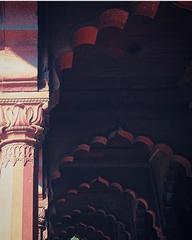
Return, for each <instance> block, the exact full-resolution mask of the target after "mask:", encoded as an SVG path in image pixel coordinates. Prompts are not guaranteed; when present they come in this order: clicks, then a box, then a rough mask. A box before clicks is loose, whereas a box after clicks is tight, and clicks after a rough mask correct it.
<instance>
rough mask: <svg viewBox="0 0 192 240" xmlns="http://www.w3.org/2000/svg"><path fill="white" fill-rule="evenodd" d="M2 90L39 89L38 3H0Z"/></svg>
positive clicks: (0, 85) (0, 76)
mask: <svg viewBox="0 0 192 240" xmlns="http://www.w3.org/2000/svg"><path fill="white" fill-rule="evenodd" d="M0 16H1V18H0V91H11V92H12V91H36V90H37V59H38V57H37V56H38V49H37V39H38V22H37V3H36V2H1V3H0Z"/></svg>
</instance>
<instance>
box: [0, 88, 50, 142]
mask: <svg viewBox="0 0 192 240" xmlns="http://www.w3.org/2000/svg"><path fill="white" fill-rule="evenodd" d="M2 96H3V97H2V98H1V97H0V137H1V140H2V141H3V142H6V140H8V139H9V140H11V139H12V138H13V136H12V135H13V133H14V139H13V140H16V141H21V140H23V141H27V140H30V138H31V140H32V139H38V137H39V135H41V134H42V132H43V125H44V113H45V111H46V109H47V108H48V95H47V94H44V95H43V94H42V93H28V94H25V95H24V97H23V96H22V93H19V94H15V93H14V94H10V93H9V94H5V93H3V94H2ZM22 134H24V135H25V138H24V139H20V138H21V137H22ZM17 136H18V137H17ZM1 145H2V143H1Z"/></svg>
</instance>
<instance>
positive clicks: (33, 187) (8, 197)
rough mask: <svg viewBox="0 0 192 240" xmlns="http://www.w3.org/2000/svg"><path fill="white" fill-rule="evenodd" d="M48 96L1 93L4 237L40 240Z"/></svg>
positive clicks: (0, 231)
mask: <svg viewBox="0 0 192 240" xmlns="http://www.w3.org/2000/svg"><path fill="white" fill-rule="evenodd" d="M48 98H49V96H48V92H27V93H26V92H22V93H21V92H20V93H1V94H0V154H1V155H0V156H1V158H0V239H4V240H37V239H38V156H39V154H38V148H39V146H40V144H41V139H42V136H43V133H44V123H45V112H46V110H47V108H48Z"/></svg>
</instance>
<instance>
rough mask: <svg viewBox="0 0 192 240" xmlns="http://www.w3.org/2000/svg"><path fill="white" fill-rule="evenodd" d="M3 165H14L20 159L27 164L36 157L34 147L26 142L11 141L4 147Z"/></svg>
mask: <svg viewBox="0 0 192 240" xmlns="http://www.w3.org/2000/svg"><path fill="white" fill-rule="evenodd" d="M1 151H2V163H1V164H2V166H5V167H6V166H7V165H8V163H11V164H12V165H13V166H15V164H16V163H17V162H18V161H19V162H22V163H23V165H24V166H25V165H26V163H27V162H32V161H33V159H34V147H33V146H31V145H28V144H26V143H10V144H6V145H5V146H3V147H2V149H1Z"/></svg>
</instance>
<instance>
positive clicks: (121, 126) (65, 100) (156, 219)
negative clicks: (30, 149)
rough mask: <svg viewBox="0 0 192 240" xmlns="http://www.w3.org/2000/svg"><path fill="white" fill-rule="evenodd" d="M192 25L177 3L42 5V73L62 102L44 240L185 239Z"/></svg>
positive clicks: (189, 199) (191, 207)
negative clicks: (47, 238) (47, 75)
mask: <svg viewBox="0 0 192 240" xmlns="http://www.w3.org/2000/svg"><path fill="white" fill-rule="evenodd" d="M191 24H192V11H191V10H190V9H186V8H182V7H180V5H179V3H178V4H176V3H174V2H160V3H159V2H151V3H149V2H146V5H145V2H46V3H44V2H39V61H40V72H42V71H43V69H44V68H45V66H46V65H47V66H49V69H50V78H49V83H48V84H49V86H50V88H51V89H53V90H56V92H57V94H58V95H59V101H58V104H57V106H56V107H55V108H54V109H53V110H52V111H51V114H50V119H49V130H48V132H47V134H46V139H45V143H44V153H45V162H46V167H47V169H48V179H49V187H50V194H49V195H50V197H49V206H50V207H49V219H50V224H49V234H50V235H49V236H50V239H51V240H63V239H71V238H72V237H73V236H76V237H78V238H79V239H89V240H90V239H105V240H110V239H111V240H112V239H117V240H124V239H129V240H156V239H161V240H163V239H164V240H165V239H167V240H172V239H174V240H183V239H186V240H187V239H190V235H191V230H190V229H191V227H192V226H191V217H192V171H191V159H192V148H191V135H192V125H191V122H192V112H191V108H192V105H191V100H192V88H191V86H192V73H191V69H192V44H191V43H192V28H191ZM47 50H48V54H45V53H46V52H47ZM40 77H41V76H40Z"/></svg>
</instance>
